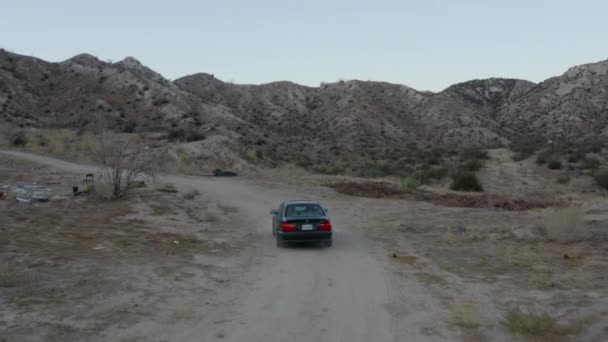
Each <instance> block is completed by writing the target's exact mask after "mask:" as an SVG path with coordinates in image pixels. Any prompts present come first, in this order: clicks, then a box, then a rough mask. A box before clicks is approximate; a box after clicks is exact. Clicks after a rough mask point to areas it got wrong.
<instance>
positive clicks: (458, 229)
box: [450, 226, 467, 235]
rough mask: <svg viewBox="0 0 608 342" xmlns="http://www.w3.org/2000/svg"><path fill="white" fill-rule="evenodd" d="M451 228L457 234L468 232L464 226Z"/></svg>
mask: <svg viewBox="0 0 608 342" xmlns="http://www.w3.org/2000/svg"><path fill="white" fill-rule="evenodd" d="M450 230H451V231H452V233H454V234H456V235H464V234H465V233H466V232H467V229H466V228H465V227H463V226H457V227H452V228H451V229H450Z"/></svg>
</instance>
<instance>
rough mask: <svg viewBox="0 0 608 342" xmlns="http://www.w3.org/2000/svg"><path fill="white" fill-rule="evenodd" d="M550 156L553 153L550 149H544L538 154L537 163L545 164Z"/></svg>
mask: <svg viewBox="0 0 608 342" xmlns="http://www.w3.org/2000/svg"><path fill="white" fill-rule="evenodd" d="M550 157H551V154H550V153H549V152H548V151H543V152H541V153H539V154H538V156H536V164H538V165H545V164H546V163H547V161H548V160H549V158H550Z"/></svg>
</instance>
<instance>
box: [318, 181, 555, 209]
mask: <svg viewBox="0 0 608 342" xmlns="http://www.w3.org/2000/svg"><path fill="white" fill-rule="evenodd" d="M326 186H328V187H330V188H332V189H334V190H336V191H337V192H339V193H343V194H346V195H351V196H357V197H370V198H404V197H413V198H414V199H417V200H422V201H426V202H431V203H433V204H437V205H443V206H446V207H462V208H493V209H502V210H510V211H519V210H529V209H535V208H547V207H550V206H554V205H557V204H558V203H556V202H550V201H542V200H524V199H514V198H508V197H504V196H497V195H462V194H436V193H432V192H428V191H420V190H417V191H407V190H401V189H399V188H397V187H396V186H395V185H393V184H390V183H387V182H367V183H357V182H339V183H331V184H326Z"/></svg>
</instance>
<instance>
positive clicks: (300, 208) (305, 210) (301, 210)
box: [285, 203, 325, 217]
mask: <svg viewBox="0 0 608 342" xmlns="http://www.w3.org/2000/svg"><path fill="white" fill-rule="evenodd" d="M323 215H325V212H324V211H323V208H321V206H320V205H318V204H311V203H301V204H288V205H287V207H286V208H285V216H287V217H312V216H323Z"/></svg>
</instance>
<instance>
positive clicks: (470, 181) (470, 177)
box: [450, 172, 483, 191]
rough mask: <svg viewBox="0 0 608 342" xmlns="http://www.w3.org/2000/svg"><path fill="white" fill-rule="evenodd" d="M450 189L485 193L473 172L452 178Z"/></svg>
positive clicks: (458, 174) (459, 174)
mask: <svg viewBox="0 0 608 342" xmlns="http://www.w3.org/2000/svg"><path fill="white" fill-rule="evenodd" d="M450 189H452V190H457V191H483V187H482V186H481V183H480V182H479V179H477V176H476V175H475V174H474V173H472V172H459V173H457V174H456V175H454V177H453V178H452V185H451V186H450Z"/></svg>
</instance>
